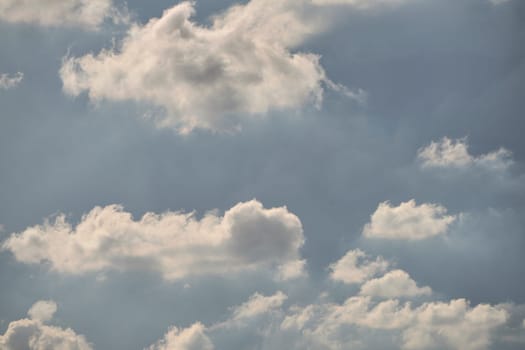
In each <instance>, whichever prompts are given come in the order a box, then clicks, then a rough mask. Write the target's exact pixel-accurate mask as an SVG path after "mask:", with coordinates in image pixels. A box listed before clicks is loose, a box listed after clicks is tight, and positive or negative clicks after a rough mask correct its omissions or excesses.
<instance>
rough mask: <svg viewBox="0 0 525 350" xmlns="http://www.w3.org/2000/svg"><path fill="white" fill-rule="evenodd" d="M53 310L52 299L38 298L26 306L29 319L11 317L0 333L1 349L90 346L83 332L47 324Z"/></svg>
mask: <svg viewBox="0 0 525 350" xmlns="http://www.w3.org/2000/svg"><path fill="white" fill-rule="evenodd" d="M55 311H56V304H55V303H54V302H52V301H39V302H37V303H36V304H34V305H33V306H32V307H31V309H30V310H29V312H28V314H29V316H30V317H31V318H30V319H22V320H18V321H13V322H11V323H9V325H8V326H7V330H6V332H5V333H4V335H0V348H1V349H2V350H51V349H59V350H92V347H91V345H90V344H89V343H88V342H87V341H86V339H85V338H84V336H82V335H78V334H76V333H75V332H74V331H73V330H71V329H69V328H68V329H63V328H59V327H54V326H49V325H46V324H44V322H46V321H49V320H50V319H51V318H52V316H53V314H54V313H55Z"/></svg>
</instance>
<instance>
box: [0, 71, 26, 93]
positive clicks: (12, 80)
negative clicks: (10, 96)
mask: <svg viewBox="0 0 525 350" xmlns="http://www.w3.org/2000/svg"><path fill="white" fill-rule="evenodd" d="M23 79H24V73H22V72H17V73H16V74H13V75H10V74H7V73H3V74H0V89H4V90H8V89H12V88H14V87H17V86H18V84H20V83H21V82H22V80H23Z"/></svg>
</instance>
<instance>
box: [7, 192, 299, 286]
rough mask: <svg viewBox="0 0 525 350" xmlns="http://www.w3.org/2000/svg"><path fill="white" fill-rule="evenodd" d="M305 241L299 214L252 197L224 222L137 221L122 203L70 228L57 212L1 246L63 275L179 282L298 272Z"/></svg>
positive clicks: (185, 217) (163, 217)
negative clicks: (137, 273)
mask: <svg viewBox="0 0 525 350" xmlns="http://www.w3.org/2000/svg"><path fill="white" fill-rule="evenodd" d="M303 242H304V236H303V230H302V225H301V221H300V220H299V218H298V217H297V216H295V215H294V214H292V213H290V212H289V211H288V210H287V208H286V207H280V208H272V209H266V208H264V207H263V205H262V204H261V203H260V202H258V201H256V200H252V201H249V202H244V203H239V204H237V205H235V206H234V207H232V208H231V209H229V210H228V211H226V212H225V213H224V216H222V217H221V216H218V215H217V214H216V213H215V212H209V213H207V214H206V215H204V217H202V218H201V219H197V218H196V217H195V214H194V213H181V212H165V213H163V214H154V213H146V214H144V216H143V217H142V218H141V219H139V220H134V218H133V217H132V215H131V214H130V213H128V212H125V211H124V209H123V208H122V207H120V206H117V205H110V206H106V207H96V208H94V209H93V210H91V211H90V212H89V213H88V214H86V215H84V216H83V217H82V219H81V221H80V223H78V224H77V225H76V226H75V227H73V226H72V225H71V224H70V223H68V222H67V220H66V218H65V216H64V215H59V216H58V217H57V218H56V219H55V220H54V221H53V222H45V223H44V224H43V225H37V226H34V227H29V228H27V229H26V230H24V231H22V232H20V233H14V234H12V235H11V236H10V237H9V238H8V239H7V240H6V241H5V242H4V243H3V245H2V248H3V249H4V250H9V251H11V252H12V253H13V254H14V256H15V258H16V259H17V260H18V261H20V262H24V263H31V264H37V263H40V262H43V261H45V262H48V263H49V264H50V266H51V268H52V269H53V270H55V271H58V272H62V273H66V274H83V273H87V272H102V271H106V270H121V271H122V270H151V271H156V272H158V273H160V274H161V275H162V276H163V277H164V278H165V279H167V280H178V279H182V278H184V277H187V276H198V275H211V274H224V273H228V274H231V273H236V272H241V271H252V270H255V269H268V270H271V271H275V273H276V277H283V276H282V269H286V266H287V265H288V264H291V265H292V267H293V266H295V269H296V270H297V269H298V267H297V266H302V265H303V262H302V260H301V259H299V249H300V248H301V246H302V245H303ZM283 266H284V267H283ZM296 276H297V273H296V274H293V273H289V274H288V275H286V276H284V277H289V278H290V277H296Z"/></svg>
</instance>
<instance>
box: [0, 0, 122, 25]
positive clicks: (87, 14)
mask: <svg viewBox="0 0 525 350" xmlns="http://www.w3.org/2000/svg"><path fill="white" fill-rule="evenodd" d="M106 18H112V19H114V20H116V21H117V20H122V19H124V17H123V14H122V12H119V11H118V10H117V9H116V8H115V7H114V6H113V4H112V0H0V20H3V21H6V22H10V23H28V24H37V25H41V26H47V27H61V26H66V27H81V28H83V29H89V30H94V29H97V28H98V27H99V26H100V25H101V24H102V23H103V21H104V19H106Z"/></svg>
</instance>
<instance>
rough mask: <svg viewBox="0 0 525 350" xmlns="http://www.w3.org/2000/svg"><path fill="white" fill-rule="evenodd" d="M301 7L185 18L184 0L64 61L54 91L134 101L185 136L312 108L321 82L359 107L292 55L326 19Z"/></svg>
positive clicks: (190, 7)
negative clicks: (115, 41) (109, 42)
mask: <svg viewBox="0 0 525 350" xmlns="http://www.w3.org/2000/svg"><path fill="white" fill-rule="evenodd" d="M307 8H310V9H311V10H312V4H311V3H309V1H305V0H298V1H290V0H287V1H269V0H252V1H249V2H248V3H247V4H244V5H235V6H232V7H230V8H229V9H228V10H226V11H225V12H223V13H221V14H219V15H216V16H214V17H212V24H211V25H210V26H202V25H199V24H198V23H196V22H195V21H193V20H192V16H193V14H194V13H195V8H194V4H193V3H192V2H188V1H185V2H181V3H179V4H177V5H175V6H174V7H172V8H169V9H167V10H165V11H164V13H163V14H162V16H161V17H160V18H153V19H151V20H150V21H149V22H148V23H146V24H144V25H141V24H134V25H133V26H131V28H130V29H129V31H128V32H127V34H126V36H125V38H124V39H123V40H122V41H121V42H120V43H119V45H118V47H116V48H114V49H108V50H102V51H100V52H99V53H98V54H87V55H85V56H81V57H65V58H64V60H63V64H62V67H61V69H60V76H61V78H62V82H63V89H64V91H65V92H66V93H67V94H70V95H73V96H78V95H79V94H81V93H83V92H87V93H88V94H89V97H90V99H91V100H93V101H100V100H111V101H127V100H131V101H136V102H140V103H147V104H151V105H154V106H157V107H161V108H162V109H164V110H165V111H164V112H165V113H160V114H159V115H158V116H156V117H155V121H156V123H157V125H158V126H160V127H171V128H176V129H178V131H179V132H181V133H187V132H189V131H191V130H193V129H194V128H204V129H211V130H215V131H232V130H237V129H238V128H239V127H240V125H241V119H243V118H248V119H250V118H259V117H261V116H263V115H265V114H266V113H267V112H269V111H272V110H290V109H298V108H301V107H302V106H304V105H307V104H313V105H316V106H320V104H321V102H322V99H323V86H328V87H330V88H332V89H335V90H337V91H339V92H341V93H343V94H344V95H346V96H350V97H351V98H354V99H356V100H358V101H363V99H364V98H365V97H366V94H365V93H364V92H363V91H362V90H358V91H357V92H353V91H351V90H349V89H347V88H346V87H344V86H341V85H338V84H335V83H333V82H331V81H330V80H329V79H327V77H326V74H325V71H324V69H323V68H322V66H321V65H320V63H319V58H320V57H319V56H318V55H315V54H310V53H304V52H297V50H296V48H297V47H298V46H299V45H300V44H302V43H303V42H304V41H305V40H306V38H307V37H309V36H311V35H312V34H314V33H318V32H320V31H322V30H323V28H324V27H326V26H327V25H328V24H327V23H326V22H328V21H327V20H326V19H325V18H321V17H322V16H319V15H312V13H315V12H316V11H306V10H305V9H307Z"/></svg>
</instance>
